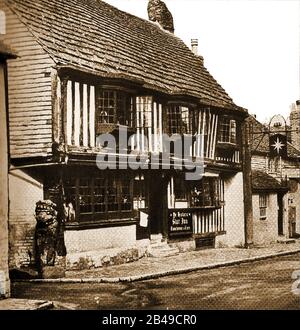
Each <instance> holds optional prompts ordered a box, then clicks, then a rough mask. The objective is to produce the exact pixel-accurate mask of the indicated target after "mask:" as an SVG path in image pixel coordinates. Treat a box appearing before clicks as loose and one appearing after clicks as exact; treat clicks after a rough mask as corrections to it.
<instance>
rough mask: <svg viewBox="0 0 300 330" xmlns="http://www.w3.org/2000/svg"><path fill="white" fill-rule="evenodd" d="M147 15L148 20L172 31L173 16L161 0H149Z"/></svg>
mask: <svg viewBox="0 0 300 330" xmlns="http://www.w3.org/2000/svg"><path fill="white" fill-rule="evenodd" d="M148 17H149V20H150V21H152V22H158V23H159V24H160V26H161V27H162V28H163V29H164V30H167V31H170V32H172V33H174V22H173V16H172V14H171V12H170V11H169V9H168V7H167V6H166V4H165V3H164V2H163V1H161V0H149V3H148Z"/></svg>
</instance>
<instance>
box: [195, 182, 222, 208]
mask: <svg viewBox="0 0 300 330" xmlns="http://www.w3.org/2000/svg"><path fill="white" fill-rule="evenodd" d="M221 185H223V181H222V180H221V178H220V177H203V178H202V179H201V180H200V181H198V182H197V184H196V183H194V184H192V185H190V189H189V206H190V207H192V208H206V207H211V208H217V207H221V206H222V205H223V204H224V189H222V188H221ZM195 189H197V190H198V191H197V192H196V191H195ZM196 194H198V198H201V202H199V201H198V203H195V200H194V199H195V198H196V197H197V195H196ZM193 195H194V197H193ZM199 196H201V197H199ZM209 201H210V202H209Z"/></svg>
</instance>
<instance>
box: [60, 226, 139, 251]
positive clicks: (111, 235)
mask: <svg viewBox="0 0 300 330" xmlns="http://www.w3.org/2000/svg"><path fill="white" fill-rule="evenodd" d="M65 245H66V249H67V254H69V253H77V252H88V251H101V250H104V249H114V248H124V249H127V248H131V247H134V246H135V245H136V225H132V226H122V227H107V228H97V229H87V230H65Z"/></svg>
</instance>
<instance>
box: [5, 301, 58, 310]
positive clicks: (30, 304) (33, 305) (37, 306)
mask: <svg viewBox="0 0 300 330" xmlns="http://www.w3.org/2000/svg"><path fill="white" fill-rule="evenodd" d="M52 308H53V303H52V302H51V301H46V300H30V299H15V298H8V299H2V300H0V310H2V311H3V310H45V309H52Z"/></svg>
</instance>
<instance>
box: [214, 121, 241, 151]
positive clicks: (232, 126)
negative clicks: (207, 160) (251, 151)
mask: <svg viewBox="0 0 300 330" xmlns="http://www.w3.org/2000/svg"><path fill="white" fill-rule="evenodd" d="M219 125H220V128H219V134H218V143H221V144H222V143H224V144H231V145H236V144H237V121H236V120H235V119H233V118H231V117H227V116H224V117H223V118H221V120H220V124H219Z"/></svg>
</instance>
